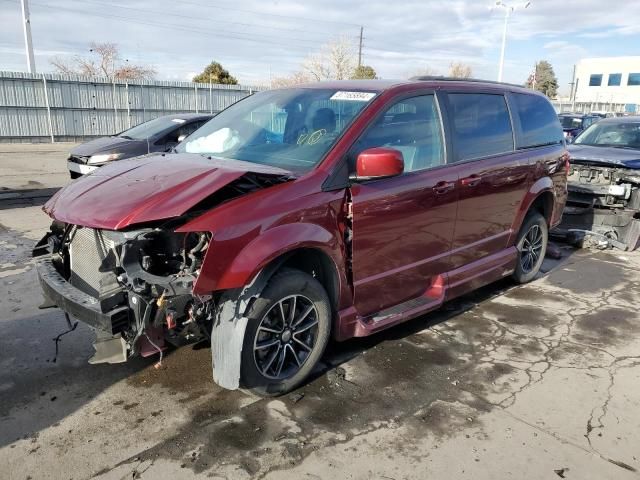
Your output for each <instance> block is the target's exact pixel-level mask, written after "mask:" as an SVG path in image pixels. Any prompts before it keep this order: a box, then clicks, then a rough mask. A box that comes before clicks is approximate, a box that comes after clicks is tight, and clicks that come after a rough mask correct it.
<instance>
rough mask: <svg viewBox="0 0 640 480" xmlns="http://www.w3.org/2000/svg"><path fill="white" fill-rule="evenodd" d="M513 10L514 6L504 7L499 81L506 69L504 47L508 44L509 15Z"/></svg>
mask: <svg viewBox="0 0 640 480" xmlns="http://www.w3.org/2000/svg"><path fill="white" fill-rule="evenodd" d="M512 11H513V7H507V8H505V9H504V27H503V28H502V48H501V49H500V67H499V68H498V81H499V82H501V81H502V71H503V70H504V49H505V48H506V46H507V24H508V23H509V15H510V14H511V12H512Z"/></svg>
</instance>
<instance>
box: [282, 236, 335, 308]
mask: <svg viewBox="0 0 640 480" xmlns="http://www.w3.org/2000/svg"><path fill="white" fill-rule="evenodd" d="M274 264H276V265H277V268H275V269H274V270H273V271H272V272H273V273H275V272H276V271H278V270H280V269H281V268H287V267H288V268H295V269H296V270H301V271H303V272H305V273H308V274H309V275H311V276H312V277H314V278H315V279H316V280H318V281H319V282H320V284H321V285H322V286H323V287H324V289H325V291H326V292H327V295H329V300H330V301H331V308H332V310H333V311H334V312H336V311H337V309H338V296H339V288H340V283H339V280H338V272H337V271H336V267H335V264H334V262H333V260H331V258H330V257H329V256H328V255H327V254H326V253H324V252H323V251H321V250H318V249H315V248H300V249H297V250H294V251H291V252H287V253H285V254H284V255H282V256H281V257H278V258H276V259H275V260H274V261H273V262H272V263H271V265H274Z"/></svg>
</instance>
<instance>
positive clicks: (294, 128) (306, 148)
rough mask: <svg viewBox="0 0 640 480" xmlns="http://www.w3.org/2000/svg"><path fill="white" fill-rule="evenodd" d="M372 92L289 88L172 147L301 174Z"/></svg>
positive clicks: (234, 109) (239, 106)
mask: <svg viewBox="0 0 640 480" xmlns="http://www.w3.org/2000/svg"><path fill="white" fill-rule="evenodd" d="M375 96H376V93H375V92H362V91H357V92H355V91H340V90H336V89H319V88H318V89H316V88H310V89H305V88H289V89H282V90H271V91H266V92H260V93H257V94H255V95H252V96H250V97H247V98H245V99H243V100H241V101H240V102H238V103H236V104H234V105H232V106H231V107H229V108H227V109H226V110H223V111H222V112H220V113H219V114H218V115H216V116H215V117H213V118H212V119H211V120H209V121H208V122H207V123H206V124H204V125H203V126H202V128H200V129H198V130H196V131H195V132H194V133H193V134H191V135H190V136H189V138H188V139H186V140H185V141H184V142H182V143H180V145H178V147H177V148H176V151H178V152H184V153H199V154H203V155H213V156H215V157H218V158H229V159H235V160H242V161H245V162H253V163H260V164H265V165H271V166H274V167H280V168H283V169H286V170H291V171H293V172H297V173H304V172H307V171H309V170H311V169H312V168H313V167H314V166H315V165H317V164H318V163H319V162H320V161H321V160H322V158H324V156H325V154H326V153H327V152H328V151H329V150H330V149H331V148H332V147H333V145H334V144H335V142H336V141H337V139H338V137H339V136H340V134H341V133H342V132H343V131H344V130H345V129H346V128H347V127H348V126H349V125H350V124H351V122H352V121H353V120H354V118H355V117H356V115H357V114H358V113H360V111H361V110H362V109H363V108H365V107H366V106H367V105H368V104H369V102H370V101H371V100H372V99H373V98H374V97H375Z"/></svg>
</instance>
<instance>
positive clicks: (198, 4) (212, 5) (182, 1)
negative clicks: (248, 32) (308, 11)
mask: <svg viewBox="0 0 640 480" xmlns="http://www.w3.org/2000/svg"><path fill="white" fill-rule="evenodd" d="M180 3H185V4H191V5H197V6H200V7H207V8H216V9H218V10H234V11H236V12H243V13H251V14H255V15H261V16H267V17H280V18H290V19H293V20H306V21H309V22H314V23H333V24H336V25H349V26H350V27H359V25H358V24H357V23H349V22H339V21H335V20H321V19H319V18H309V17H298V16H294V15H284V14H281V13H267V12H258V11H256V10H246V9H240V8H232V7H228V6H226V5H225V6H220V5H215V4H211V3H199V2H194V1H189V0H180Z"/></svg>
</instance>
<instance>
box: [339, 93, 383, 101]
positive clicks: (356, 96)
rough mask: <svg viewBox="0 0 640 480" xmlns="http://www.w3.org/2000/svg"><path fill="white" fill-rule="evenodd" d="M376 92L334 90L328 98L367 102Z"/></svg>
mask: <svg viewBox="0 0 640 480" xmlns="http://www.w3.org/2000/svg"><path fill="white" fill-rule="evenodd" d="M375 96H376V94H375V93H373V92H342V91H341V92H336V93H334V94H333V95H332V96H331V98H330V99H329V100H350V101H352V102H368V101H369V100H371V99H372V98H373V97H375Z"/></svg>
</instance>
